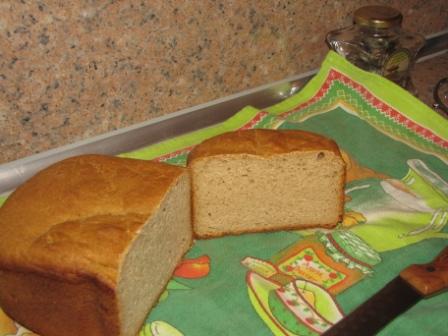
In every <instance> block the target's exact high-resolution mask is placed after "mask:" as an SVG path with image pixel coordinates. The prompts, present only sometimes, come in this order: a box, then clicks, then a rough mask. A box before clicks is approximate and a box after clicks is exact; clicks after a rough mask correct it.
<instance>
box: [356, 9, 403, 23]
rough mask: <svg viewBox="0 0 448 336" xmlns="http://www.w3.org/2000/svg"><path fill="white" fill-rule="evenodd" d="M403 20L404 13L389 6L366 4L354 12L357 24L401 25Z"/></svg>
mask: <svg viewBox="0 0 448 336" xmlns="http://www.w3.org/2000/svg"><path fill="white" fill-rule="evenodd" d="M402 20H403V15H402V14H401V13H400V11H398V10H396V9H395V8H392V7H388V6H365V7H361V8H359V9H357V10H356V11H355V13H354V21H355V23H356V24H358V25H361V26H369V27H374V28H390V27H396V26H400V25H401V21H402Z"/></svg>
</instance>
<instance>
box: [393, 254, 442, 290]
mask: <svg viewBox="0 0 448 336" xmlns="http://www.w3.org/2000/svg"><path fill="white" fill-rule="evenodd" d="M400 277H401V278H402V279H403V280H405V281H406V282H407V283H409V284H410V285H411V286H412V287H414V288H415V289H416V290H417V291H419V292H420V293H421V294H422V295H423V296H429V295H433V294H437V293H438V292H440V291H442V290H444V289H447V288H448V246H447V247H445V248H444V249H443V250H442V252H440V254H439V255H438V256H437V257H436V258H435V259H434V260H433V261H432V262H430V263H428V264H422V265H411V266H409V267H408V268H406V269H404V270H403V271H401V272H400Z"/></svg>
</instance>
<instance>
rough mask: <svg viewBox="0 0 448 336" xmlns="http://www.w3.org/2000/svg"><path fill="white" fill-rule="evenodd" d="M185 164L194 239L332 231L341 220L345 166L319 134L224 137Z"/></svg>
mask: <svg viewBox="0 0 448 336" xmlns="http://www.w3.org/2000/svg"><path fill="white" fill-rule="evenodd" d="M188 167H189V169H190V171H191V179H192V204H193V228H194V233H195V235H196V236H197V237H201V238H209V237H216V236H222V235H226V234H239V233H244V232H261V231H272V230H281V229H301V228H308V227H317V226H319V227H326V228H331V227H334V226H335V225H336V224H337V223H338V222H339V221H340V220H341V218H342V215H343V205H344V176H345V164H344V161H343V160H342V157H341V154H340V152H339V149H338V146H337V144H336V143H335V142H334V141H333V140H330V139H328V138H325V137H323V136H320V135H318V134H314V133H310V132H304V131H296V130H278V131H274V130H261V129H259V130H246V131H237V132H230V133H225V134H222V135H219V136H216V137H214V138H211V139H208V140H206V141H204V142H203V143H201V144H199V145H197V146H196V147H195V148H194V149H193V151H192V152H191V153H190V156H189V159H188Z"/></svg>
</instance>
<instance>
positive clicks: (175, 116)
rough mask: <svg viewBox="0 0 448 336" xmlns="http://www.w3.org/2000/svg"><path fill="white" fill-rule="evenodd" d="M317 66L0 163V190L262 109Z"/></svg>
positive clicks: (425, 52)
mask: <svg viewBox="0 0 448 336" xmlns="http://www.w3.org/2000/svg"><path fill="white" fill-rule="evenodd" d="M426 40H427V42H426V45H425V47H424V48H423V49H422V50H421V52H420V54H419V61H422V60H425V59H428V58H431V57H436V56H438V55H440V54H442V53H444V52H447V51H448V30H445V31H442V32H440V33H437V34H433V35H430V36H427V37H426ZM316 72H317V70H313V71H309V72H306V73H303V74H300V75H296V76H292V77H288V78H286V79H284V80H280V81H277V82H273V83H270V84H267V85H262V86H259V87H256V88H253V89H250V90H246V91H243V92H240V93H237V94H233V95H230V96H227V97H224V98H220V99H216V100H213V101H211V102H208V103H205V104H201V105H197V106H194V107H190V108H186V109H183V110H180V111H177V112H174V113H170V114H168V115H165V116H162V117H158V118H154V119H150V120H148V121H146V122H142V123H139V124H136V125H133V126H130V127H126V128H122V129H119V130H116V131H112V132H109V133H105V134H102V135H99V136H95V137H92V138H89V139H87V140H83V141H79V142H76V143H73V144H69V145H66V146H62V147H58V148H55V149H51V150H48V151H45V152H42V153H39V154H35V155H31V156H28V157H25V158H22V159H19V160H16V161H12V162H8V163H4V164H1V165H0V194H7V193H8V192H10V191H11V190H13V189H15V188H16V187H17V186H19V185H20V184H22V183H23V182H25V181H26V180H27V179H28V178H30V177H31V176H32V175H34V174H35V173H36V172H38V171H39V170H41V169H43V168H45V167H47V166H49V165H51V164H52V163H54V162H57V161H60V160H62V159H65V158H67V157H71V156H74V155H80V154H87V153H90V154H94V153H95V154H110V155H115V154H119V153H123V152H127V151H132V150H135V149H138V148H142V147H145V146H148V145H151V144H154V143H157V142H160V141H163V140H166V139H169V138H172V137H175V136H178V135H181V134H185V133H189V132H192V131H195V130H198V129H201V128H204V127H207V126H211V125H214V124H217V123H219V122H222V121H224V120H226V119H227V118H229V117H230V116H232V115H234V114H235V113H236V112H238V111H239V110H241V109H242V108H243V107H245V106H248V105H251V106H254V107H256V108H259V109H262V108H265V107H267V106H271V105H273V104H275V103H278V102H280V101H282V100H284V99H285V98H287V97H289V96H291V95H292V94H294V93H296V92H297V91H299V90H300V88H301V87H303V86H304V85H305V84H306V82H307V81H308V80H309V79H310V78H312V76H313V75H314V74H315V73H316Z"/></svg>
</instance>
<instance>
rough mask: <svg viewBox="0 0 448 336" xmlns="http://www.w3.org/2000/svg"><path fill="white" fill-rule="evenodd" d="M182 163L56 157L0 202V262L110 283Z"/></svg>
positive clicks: (15, 267)
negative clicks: (123, 257)
mask: <svg viewBox="0 0 448 336" xmlns="http://www.w3.org/2000/svg"><path fill="white" fill-rule="evenodd" d="M184 173H185V169H184V168H181V167H176V166H172V165H167V164H164V163H157V162H151V161H143V160H134V159H124V158H118V157H112V156H103V155H83V156H77V157H73V158H69V159H66V160H63V161H61V162H58V163H56V164H54V165H52V166H50V167H48V168H46V169H44V170H42V171H41V172H39V173H38V174H36V175H35V176H33V177H32V178H31V179H29V180H28V181H27V182H25V183H24V184H23V185H22V186H20V187H19V188H17V189H16V190H15V191H14V193H12V194H11V195H10V196H9V198H8V199H7V200H6V202H5V203H4V205H3V206H2V207H1V208H0V237H2V239H0V268H7V269H11V270H18V271H20V270H26V271H33V270H34V271H42V272H44V273H46V274H48V275H51V274H53V275H54V276H55V277H60V276H63V277H64V278H68V279H70V278H71V279H73V280H74V281H76V279H78V278H80V277H86V276H87V277H90V278H94V279H98V280H100V281H101V282H104V283H106V284H108V285H109V286H114V285H115V281H116V277H117V274H118V269H119V263H120V260H121V257H122V255H123V254H124V253H125V252H126V250H127V247H128V246H129V244H130V243H131V241H132V240H133V239H134V237H135V236H136V235H137V234H138V231H139V229H140V227H141V226H143V225H144V224H145V222H146V221H147V219H148V218H149V216H150V215H151V214H152V213H153V212H154V211H156V209H157V207H158V206H159V204H160V202H161V201H162V199H163V197H164V195H165V193H166V192H167V191H168V189H169V188H170V186H171V185H172V184H173V183H175V182H176V181H177V179H178V178H179V177H180V175H182V174H184Z"/></svg>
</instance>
